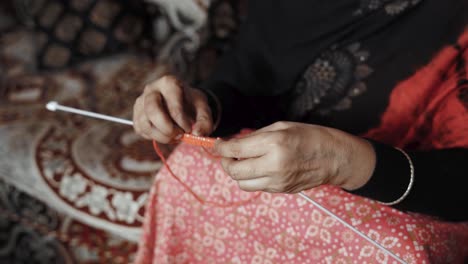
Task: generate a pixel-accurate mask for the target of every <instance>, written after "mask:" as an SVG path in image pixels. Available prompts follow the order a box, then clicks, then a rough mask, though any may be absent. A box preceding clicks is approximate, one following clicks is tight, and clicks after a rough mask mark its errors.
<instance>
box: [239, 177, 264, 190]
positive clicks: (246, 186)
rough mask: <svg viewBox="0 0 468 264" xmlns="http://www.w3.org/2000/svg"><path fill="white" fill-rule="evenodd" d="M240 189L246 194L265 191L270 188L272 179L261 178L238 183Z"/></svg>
mask: <svg viewBox="0 0 468 264" xmlns="http://www.w3.org/2000/svg"><path fill="white" fill-rule="evenodd" d="M237 184H238V185H239V188H241V189H242V190H244V191H246V192H256V191H263V190H266V189H268V188H269V185H270V178H269V177H261V178H256V179H251V180H244V181H238V182H237Z"/></svg>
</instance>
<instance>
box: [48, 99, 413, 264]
mask: <svg viewBox="0 0 468 264" xmlns="http://www.w3.org/2000/svg"><path fill="white" fill-rule="evenodd" d="M46 108H47V109H48V110H50V111H53V112H55V111H57V110H59V111H63V112H69V113H74V114H78V115H83V116H88V117H92V118H96V119H102V120H107V121H111V122H115V123H120V124H124V125H130V126H133V122H132V121H130V120H126V119H122V118H118V117H113V116H108V115H103V114H98V113H94V112H90V111H85V110H81V109H77V108H73V107H68V106H63V105H60V104H59V103H57V102H54V101H51V102H49V103H47V105H46ZM184 136H185V135H184ZM298 195H299V196H300V197H302V198H303V199H305V200H306V201H308V202H309V203H311V204H313V205H314V206H315V207H317V208H318V209H320V210H321V211H323V212H324V213H326V214H327V215H329V216H330V217H332V218H333V219H335V220H337V221H338V222H340V223H341V224H342V225H344V226H346V227H347V228H349V229H350V230H351V231H353V232H354V233H356V234H357V235H359V236H360V237H362V238H363V239H365V240H367V241H368V242H369V243H371V244H372V245H374V246H376V247H377V248H379V249H380V250H382V251H383V252H385V253H387V254H388V255H390V256H392V257H393V258H394V259H395V260H397V261H398V262H399V263H401V264H406V262H405V261H404V260H402V259H401V258H400V257H398V256H397V255H396V254H395V253H393V252H391V251H390V250H388V249H386V248H385V247H384V246H382V245H380V244H379V243H377V242H376V241H374V240H373V239H371V238H370V237H368V236H367V235H365V234H364V233H362V232H361V231H359V230H358V229H357V228H355V227H354V226H352V225H350V224H349V223H347V222H346V221H344V220H343V219H341V218H340V217H339V216H337V215H335V214H334V213H332V212H331V211H329V210H328V209H327V208H325V207H323V206H322V205H320V204H319V203H317V202H316V201H314V200H313V199H312V198H310V197H309V196H307V195H306V194H304V193H302V192H300V193H298Z"/></svg>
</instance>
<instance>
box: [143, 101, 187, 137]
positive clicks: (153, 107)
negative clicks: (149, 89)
mask: <svg viewBox="0 0 468 264" xmlns="http://www.w3.org/2000/svg"><path fill="white" fill-rule="evenodd" d="M144 109H145V114H146V117H147V118H148V120H149V121H150V122H151V125H152V126H154V127H156V128H157V129H158V130H159V131H160V132H161V133H162V134H164V135H165V136H166V137H169V138H174V137H176V136H177V135H180V134H183V131H181V129H180V128H178V127H177V126H175V124H174V122H173V121H172V119H171V118H170V117H169V115H168V114H167V110H166V109H165V107H164V104H163V98H162V96H161V94H160V93H157V92H154V93H150V94H148V95H146V96H145V99H144Z"/></svg>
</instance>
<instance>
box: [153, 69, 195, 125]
mask: <svg viewBox="0 0 468 264" xmlns="http://www.w3.org/2000/svg"><path fill="white" fill-rule="evenodd" d="M156 85H160V86H161V94H162V95H163V97H164V102H165V103H166V107H167V109H168V111H169V114H170V116H171V117H172V119H173V120H174V121H175V123H176V124H177V125H178V126H179V127H180V128H182V129H183V130H184V131H185V132H186V133H189V132H190V131H191V130H192V123H191V122H190V118H189V115H188V114H187V113H186V110H187V109H185V108H184V105H185V102H184V91H183V87H182V84H181V83H180V82H179V81H178V80H177V79H176V78H175V77H172V76H165V77H163V78H161V79H160V80H159V81H158V83H157V84H156Z"/></svg>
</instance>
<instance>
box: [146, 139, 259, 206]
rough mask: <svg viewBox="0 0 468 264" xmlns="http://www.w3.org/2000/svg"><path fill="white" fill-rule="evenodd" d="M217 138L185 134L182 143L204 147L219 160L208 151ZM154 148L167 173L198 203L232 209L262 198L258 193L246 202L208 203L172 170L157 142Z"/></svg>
mask: <svg viewBox="0 0 468 264" xmlns="http://www.w3.org/2000/svg"><path fill="white" fill-rule="evenodd" d="M216 140H217V139H216V138H209V137H198V136H194V135H190V134H184V136H183V137H182V139H181V141H182V142H183V143H186V144H190V145H193V146H199V147H202V148H203V149H204V150H205V152H206V153H207V154H208V156H209V157H210V158H212V159H219V158H220V157H218V156H215V155H213V154H212V153H210V151H209V150H208V149H213V148H214V145H215V142H216ZM153 148H154V151H155V152H156V154H157V155H158V157H159V158H160V159H161V161H162V163H163V164H164V167H166V169H167V171H168V172H169V174H170V175H171V176H172V177H173V178H174V179H175V180H176V181H178V182H179V183H180V184H181V185H182V186H183V187H184V188H185V189H186V190H187V191H188V192H189V193H190V194H191V195H192V196H193V197H194V198H195V199H196V200H197V201H198V202H200V203H201V204H203V205H211V206H216V207H223V208H227V207H232V206H241V205H244V204H247V203H249V202H250V201H252V200H254V199H256V198H258V197H259V196H260V192H259V193H257V194H256V195H255V196H253V197H252V198H250V199H247V200H244V201H239V202H231V203H229V204H222V203H217V202H212V201H207V200H206V199H204V198H202V197H201V196H200V195H198V194H196V193H195V192H194V191H193V190H192V189H191V188H190V187H189V186H188V185H187V184H186V183H185V182H183V181H182V180H181V179H180V178H179V177H178V176H177V175H176V174H175V173H174V172H173V171H172V169H171V168H170V166H169V164H168V163H167V160H166V158H165V157H164V155H163V153H162V151H161V149H160V148H159V146H158V143H156V141H153Z"/></svg>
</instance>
